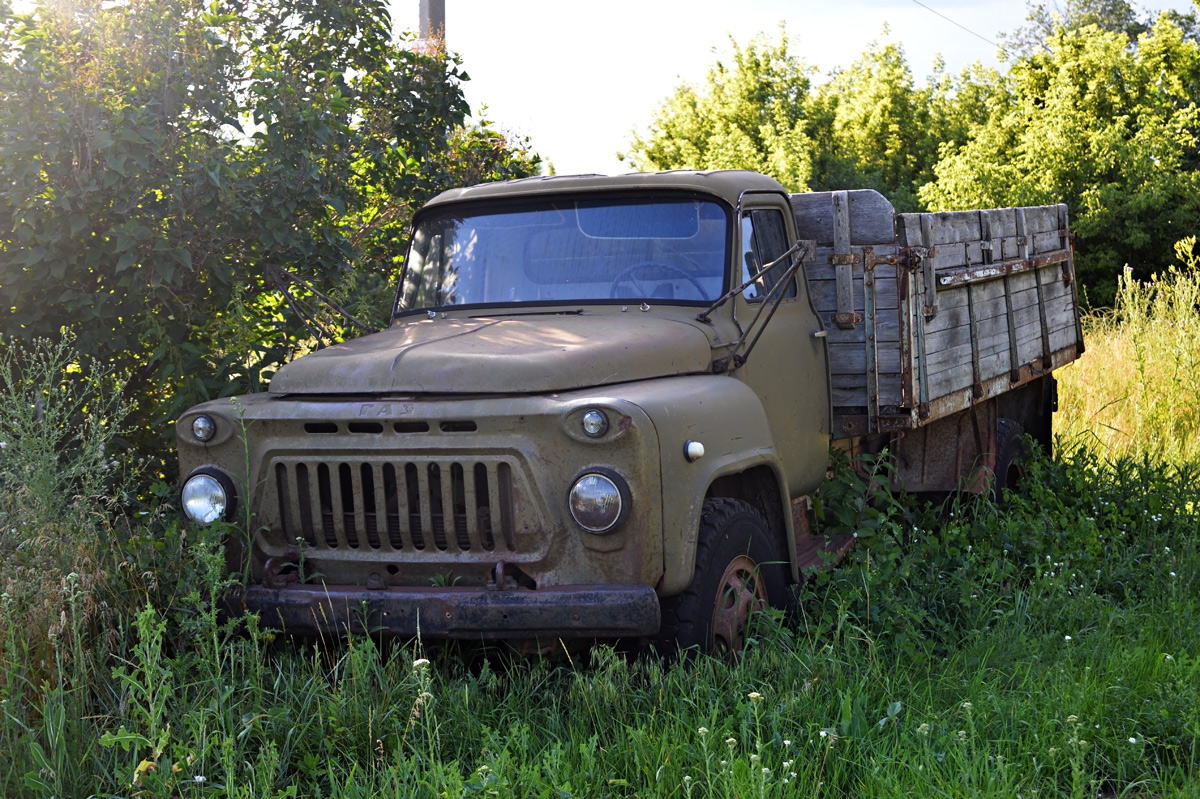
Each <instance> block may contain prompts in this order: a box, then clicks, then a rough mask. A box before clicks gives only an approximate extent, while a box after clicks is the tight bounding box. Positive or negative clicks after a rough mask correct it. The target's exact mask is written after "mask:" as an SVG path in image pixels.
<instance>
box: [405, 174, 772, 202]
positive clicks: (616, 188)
mask: <svg viewBox="0 0 1200 799" xmlns="http://www.w3.org/2000/svg"><path fill="white" fill-rule="evenodd" d="M641 190H652V191H654V190H668V191H694V192H701V193H704V194H710V195H714V196H716V197H718V198H720V199H723V200H725V201H726V202H728V203H729V204H730V205H737V202H738V199H739V198H740V197H741V195H742V194H743V193H744V192H746V191H754V192H778V193H781V194H783V195H784V196H787V193H788V192H787V189H785V188H784V187H783V186H782V185H780V183H779V182H778V181H776V180H775V179H774V178H769V177H767V176H766V175H762V174H759V173H758V172H751V171H749V170H743V169H737V170H734V169H730V170H719V171H712V172H697V171H691V170H682V169H679V170H672V171H670V172H631V173H629V174H627V175H612V176H608V175H553V176H537V177H530V178H521V179H519V180H506V181H501V182H499V183H480V184H478V185H476V186H467V187H465V188H461V189H449V190H448V191H444V192H442V193H441V194H439V195H437V196H436V197H434V198H433V199H432V200H430V201H429V202H428V203H427V204H426V207H427V208H428V207H432V206H438V205H443V204H446V203H456V202H463V201H467V202H470V201H474V200H491V199H500V198H514V199H515V198H521V197H536V196H542V195H548V194H563V193H575V192H608V191H612V192H621V191H641Z"/></svg>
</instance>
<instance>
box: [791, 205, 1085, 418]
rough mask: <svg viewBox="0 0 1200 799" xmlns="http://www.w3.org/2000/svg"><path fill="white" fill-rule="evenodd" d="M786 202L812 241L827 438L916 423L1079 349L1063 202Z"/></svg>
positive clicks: (999, 389)
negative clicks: (828, 413)
mask: <svg viewBox="0 0 1200 799" xmlns="http://www.w3.org/2000/svg"><path fill="white" fill-rule="evenodd" d="M792 208H793V211H794V212H795V215H796V224H797V229H798V233H799V237H800V238H802V239H812V240H815V241H816V243H817V252H816V258H815V260H813V261H811V262H808V263H806V264H805V271H806V275H807V280H808V286H809V290H810V292H811V294H812V301H813V305H814V307H815V308H816V310H817V312H818V313H819V314H820V316H821V319H822V321H823V322H824V324H825V328H826V330H827V331H828V343H829V362H830V373H831V381H832V394H833V424H834V427H833V435H834V437H835V438H847V437H851V436H858V435H866V434H869V433H883V432H888V431H896V430H906V429H913V428H916V427H920V426H922V425H925V424H928V423H929V422H932V421H935V420H937V419H941V418H945V417H948V416H951V415H953V414H954V413H957V412H959V411H961V410H964V409H966V408H969V407H971V406H972V405H973V404H976V403H980V402H984V401H986V400H988V399H990V398H992V397H996V396H999V395H1000V394H1003V393H1005V392H1007V391H1010V390H1011V389H1013V388H1016V387H1018V386H1021V385H1023V384H1025V383H1029V382H1031V381H1033V380H1035V379H1037V378H1039V377H1041V376H1043V375H1045V374H1047V373H1049V372H1050V371H1051V370H1053V369H1057V368H1058V367H1060V366H1063V365H1065V364H1067V363H1070V362H1071V361H1073V360H1075V359H1076V358H1078V357H1079V356H1080V354H1082V352H1083V335H1082V331H1081V328H1080V321H1079V305H1078V301H1077V299H1076V293H1075V280H1074V264H1073V260H1072V250H1071V244H1070V233H1069V230H1068V226H1067V208H1066V206H1065V205H1050V206H1039V207H1033V208H1001V209H994V210H986V211H954V212H948V213H916V214H899V215H897V214H896V213H895V212H894V209H893V208H892V205H891V203H889V202H888V201H887V200H886V199H885V198H884V197H883V196H882V195H880V194H879V193H878V192H875V191H871V190H859V191H841V192H816V193H810V194H796V195H792Z"/></svg>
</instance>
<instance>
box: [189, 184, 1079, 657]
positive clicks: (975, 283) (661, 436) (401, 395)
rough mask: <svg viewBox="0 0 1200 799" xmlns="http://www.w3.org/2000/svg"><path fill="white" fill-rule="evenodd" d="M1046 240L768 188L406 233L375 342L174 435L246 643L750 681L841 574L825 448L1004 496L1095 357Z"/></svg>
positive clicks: (1052, 234)
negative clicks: (274, 638)
mask: <svg viewBox="0 0 1200 799" xmlns="http://www.w3.org/2000/svg"><path fill="white" fill-rule="evenodd" d="M1072 269H1073V267H1072V263H1071V250H1070V245H1069V237H1068V231H1067V227H1066V211H1065V208H1064V207H1061V206H1047V207H1042V208H1036V209H1000V210H996V211H971V212H958V213H955V214H908V215H899V216H898V215H896V214H895V213H894V212H893V210H892V207H891V205H890V204H889V203H888V202H887V201H886V200H885V199H884V198H883V197H881V196H880V195H878V194H877V193H875V192H872V191H851V192H826V193H822V194H801V195H789V194H788V193H787V192H786V191H785V190H784V189H783V187H782V186H780V185H779V184H778V183H777V182H775V181H774V180H772V179H771V178H768V177H765V176H763V175H759V174H755V173H752V172H744V171H721V172H685V171H680V172H667V173H659V174H633V175H625V176H620V177H601V176H580V177H540V178H529V179H524V180H518V181H511V182H506V183H497V184H485V185H480V186H473V187H469V188H463V189H455V190H451V191H448V192H445V193H443V194H441V195H439V196H438V197H436V198H435V199H434V200H432V201H431V202H430V203H428V204H427V205H426V206H425V207H424V208H422V209H421V210H420V211H419V212H418V213H417V214H416V215H415V218H414V221H413V233H412V237H411V245H410V250H409V253H408V257H407V259H406V262H405V266H404V270H403V274H402V277H401V280H400V286H399V288H398V291H397V298H396V304H395V307H394V313H393V318H392V323H391V325H390V327H388V328H387V329H386V330H384V331H382V332H379V333H374V334H371V335H368V336H364V337H362V338H359V339H355V340H351V341H347V342H345V343H342V344H338V345H335V346H331V347H328V348H326V349H323V350H320V351H318V352H314V353H311V354H309V355H306V356H304V357H302V358H299V359H297V360H295V361H294V362H292V363H290V364H288V365H286V366H285V367H283V368H282V369H280V370H279V372H278V373H277V374H276V375H275V377H274V378H273V379H272V381H271V384H270V389H269V391H267V392H266V393H262V394H252V395H247V396H242V397H237V398H235V399H234V400H232V401H231V400H228V399H223V400H214V401H211V402H207V403H204V404H202V405H199V406H196V407H194V408H192V409H190V410H189V411H187V412H186V413H185V414H183V415H182V416H181V417H180V419H179V421H178V423H177V435H178V442H179V457H180V466H181V473H182V474H183V475H184V485H183V489H182V498H181V499H182V504H183V508H184V510H185V513H186V514H187V515H188V516H189V518H191V519H192V520H193V521H194V522H195V523H199V524H211V523H212V522H213V521H215V520H217V519H226V520H229V521H233V522H237V523H238V524H239V525H241V526H242V527H244V528H245V531H244V533H245V534H244V535H243V536H236V535H235V536H231V537H230V538H229V540H228V542H227V557H228V559H229V561H230V567H231V568H232V569H241V570H244V571H245V573H247V574H248V576H249V580H248V584H247V585H246V586H245V587H243V588H241V589H239V590H238V591H235V592H234V593H232V594H230V595H229V596H227V597H226V600H225V601H226V604H227V605H228V608H229V609H230V610H231V611H233V612H247V611H249V612H257V613H259V614H261V618H262V621H263V623H264V624H266V625H268V626H271V627H278V628H282V629H284V630H287V631H293V632H301V633H321V634H324V633H334V634H338V633H346V632H354V633H362V632H371V633H374V632H380V633H386V634H392V635H400V636H414V635H421V636H423V637H427V638H457V639H468V640H508V641H510V642H514V643H520V644H524V645H535V646H536V645H545V644H546V643H553V642H555V641H557V640H558V639H573V638H574V639H618V638H619V639H640V640H650V641H656V642H657V643H658V644H659V645H660V647H670V646H674V645H675V644H678V645H681V646H683V647H692V646H695V647H699V648H700V649H701V650H702V651H721V650H731V651H736V650H737V649H739V648H740V646H741V643H742V636H743V634H744V627H745V622H746V619H747V617H748V615H749V613H750V612H751V610H753V609H754V608H755V607H761V606H764V605H768V604H769V605H776V606H778V605H780V604H782V603H783V602H785V600H786V597H787V596H788V593H787V589H788V586H789V584H794V583H797V582H799V581H800V580H802V579H803V578H804V575H805V572H806V570H807V569H808V568H811V567H813V566H815V565H817V564H819V563H820V562H821V558H820V555H819V553H820V551H821V550H822V549H829V548H831V547H835V546H836V545H838V544H839V543H840V542H836V541H830V540H828V539H826V538H824V537H820V536H813V535H810V534H809V531H808V525H807V515H806V510H807V508H808V497H809V496H811V494H812V493H813V492H814V491H815V490H816V489H817V488H818V487H819V486H820V485H821V483H822V482H823V480H824V479H825V475H826V468H827V464H828V456H829V449H830V446H831V445H833V446H838V447H842V448H844V449H846V450H847V451H849V452H851V453H856V452H863V451H870V452H878V451H880V450H882V449H883V448H884V447H888V449H889V452H890V453H891V454H892V457H893V458H894V462H895V466H896V469H895V473H896V474H897V476H898V477H897V479H899V480H901V481H903V482H904V483H905V485H906V486H908V487H910V488H912V489H914V490H929V491H934V490H951V489H956V488H960V487H963V486H966V487H967V488H970V489H973V490H985V489H986V488H987V486H988V485H989V484H991V483H993V482H994V483H1003V481H1004V480H1005V479H1007V478H1008V477H1009V470H1010V467H1011V468H1015V466H1013V464H1012V455H1013V453H1015V451H1016V448H1017V446H1018V445H1019V440H1020V436H1021V433H1022V432H1029V433H1030V434H1031V435H1033V436H1034V437H1035V438H1038V439H1040V440H1042V441H1044V442H1046V443H1048V442H1049V421H1050V414H1051V412H1052V411H1053V403H1054V391H1053V377H1052V375H1051V372H1052V370H1053V369H1054V368H1057V367H1058V366H1061V365H1063V364H1065V363H1067V362H1069V361H1070V360H1073V359H1074V358H1076V357H1078V355H1079V353H1080V352H1082V336H1081V334H1080V331H1079V323H1078V322H1079V314H1078V305H1077V303H1076V300H1075V294H1074V281H1073V271H1072Z"/></svg>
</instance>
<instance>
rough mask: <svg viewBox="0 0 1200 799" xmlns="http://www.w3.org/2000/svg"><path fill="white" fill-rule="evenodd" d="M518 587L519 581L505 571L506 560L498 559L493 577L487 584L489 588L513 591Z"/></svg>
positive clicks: (491, 589)
mask: <svg viewBox="0 0 1200 799" xmlns="http://www.w3.org/2000/svg"><path fill="white" fill-rule="evenodd" d="M516 587H517V581H516V580H514V579H513V578H511V577H509V576H508V575H507V574H505V573H504V561H502V560H500V561H496V569H495V571H494V572H493V573H492V579H491V580H489V581H488V584H487V588H488V590H490V591H511V590H512V589H514V588H516Z"/></svg>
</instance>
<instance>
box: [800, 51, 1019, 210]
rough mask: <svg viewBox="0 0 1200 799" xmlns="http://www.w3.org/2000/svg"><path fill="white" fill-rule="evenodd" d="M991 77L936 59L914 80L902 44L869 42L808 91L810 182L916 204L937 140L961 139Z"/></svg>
mask: <svg viewBox="0 0 1200 799" xmlns="http://www.w3.org/2000/svg"><path fill="white" fill-rule="evenodd" d="M884 33H885V34H886V33H887V30H886V28H885V29H884ZM998 80H999V76H998V75H997V74H996V73H995V71H994V70H984V69H983V68H982V67H979V66H978V65H976V66H975V67H973V68H972V70H969V71H966V72H964V73H963V75H961V76H959V77H958V78H953V77H951V76H949V75H947V74H946V72H945V70H944V68H943V66H942V63H941V61H940V60H939V61H938V62H937V63H935V65H934V74H933V76H932V78H931V79H930V81H929V82H928V83H927V85H926V86H925V87H923V88H917V87H916V86H915V83H914V81H913V77H912V71H911V70H910V69H909V66H908V62H907V60H906V59H905V57H904V50H903V49H902V48H901V47H900V46H899V45H898V44H895V43H890V42H889V43H886V44H880V43H879V42H872V43H871V44H870V45H869V46H868V47H867V50H866V51H865V52H864V53H863V54H862V55H861V56H860V57H859V58H858V59H857V60H856V61H855V62H854V63H853V64H852V65H851V66H850V67H849V68H848V69H845V70H839V71H837V72H835V73H834V74H833V75H832V76H831V78H830V80H829V81H828V82H826V83H825V84H823V85H821V86H820V87H819V88H818V89H817V91H816V92H815V95H814V97H813V98H812V101H811V107H812V110H811V111H810V112H809V117H810V119H809V131H810V137H811V139H812V141H813V142H814V145H815V147H814V150H815V152H814V154H813V161H814V168H813V178H812V180H811V186H812V188H813V190H815V191H828V190H833V189H848V188H871V189H875V190H877V191H879V192H880V193H881V194H883V195H885V196H886V197H887V198H888V199H889V200H891V202H892V204H893V205H894V206H895V207H896V209H897V210H898V211H901V212H905V211H915V210H920V208H921V205H920V202H919V199H918V196H917V189H918V188H919V187H920V186H921V185H922V184H924V183H926V182H927V181H929V180H930V179H932V177H933V165H934V164H935V163H936V162H937V159H938V153H939V146H940V145H941V143H942V142H945V141H956V140H957V141H962V140H963V139H964V138H965V136H966V134H967V131H968V130H969V128H970V127H971V125H973V124H978V123H980V122H982V121H983V120H982V118H981V117H980V113H981V111H982V110H984V109H986V98H987V97H988V96H989V95H990V93H991V92H992V91H993V87H994V86H995V84H996V83H997V82H998Z"/></svg>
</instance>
